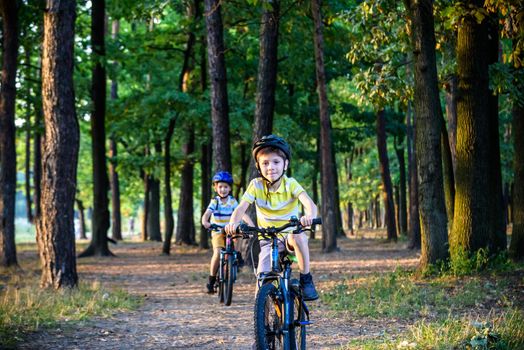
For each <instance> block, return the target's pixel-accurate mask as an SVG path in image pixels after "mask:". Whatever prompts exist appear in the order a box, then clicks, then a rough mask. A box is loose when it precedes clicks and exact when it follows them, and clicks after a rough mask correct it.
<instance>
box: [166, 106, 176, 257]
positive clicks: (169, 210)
mask: <svg viewBox="0 0 524 350" xmlns="http://www.w3.org/2000/svg"><path fill="white" fill-rule="evenodd" d="M176 119H177V117H176V116H174V117H172V118H171V120H170V121H169V126H168V128H167V133H166V137H165V139H164V186H165V194H164V222H165V231H166V232H165V236H164V237H165V239H164V244H163V246H162V254H164V255H169V254H171V239H172V238H173V230H174V229H175V222H174V219H173V204H172V203H171V200H172V195H171V139H172V138H173V132H174V131H175V125H176Z"/></svg>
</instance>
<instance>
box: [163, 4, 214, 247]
mask: <svg viewBox="0 0 524 350" xmlns="http://www.w3.org/2000/svg"><path fill="white" fill-rule="evenodd" d="M201 12H202V11H201V9H200V1H199V0H194V1H193V2H190V3H189V4H188V6H187V17H188V19H189V20H190V21H192V23H194V24H196V23H197V22H198V21H199V20H200V19H201V17H202V14H201ZM195 44H196V35H195V33H194V32H193V30H192V28H191V30H190V31H189V33H188V36H187V43H186V49H185V51H184V61H183V64H182V70H181V71H180V78H179V80H178V89H179V90H180V91H181V92H186V93H187V92H188V90H189V85H190V75H191V71H192V70H193V67H194V64H193V63H192V62H191V57H192V56H193V51H194V47H195ZM175 123H176V117H174V118H173V117H172V118H171V120H170V121H169V126H168V129H167V133H166V137H165V139H164V149H165V150H164V176H165V192H166V194H165V201H164V213H165V219H164V220H165V227H166V235H165V237H166V240H165V241H164V246H163V247H162V253H163V254H166V255H169V253H170V252H169V251H170V245H171V237H172V236H173V229H174V221H173V208H172V204H171V184H170V182H171V169H170V165H169V163H170V157H171V156H170V153H169V150H170V144H171V137H172V135H173V132H174V130H175ZM202 171H203V172H205V171H204V170H202ZM191 181H193V176H191ZM181 189H182V191H184V184H181ZM191 204H192V203H191ZM193 226H194V223H193ZM184 229H185V228H184ZM167 230H169V232H168V231H167ZM168 237H169V242H168V241H167V239H168Z"/></svg>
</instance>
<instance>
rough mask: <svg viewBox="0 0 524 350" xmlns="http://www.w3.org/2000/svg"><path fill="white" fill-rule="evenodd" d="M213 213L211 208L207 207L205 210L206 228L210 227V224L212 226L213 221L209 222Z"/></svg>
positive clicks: (204, 222) (203, 224) (203, 217)
mask: <svg viewBox="0 0 524 350" xmlns="http://www.w3.org/2000/svg"><path fill="white" fill-rule="evenodd" d="M211 214H213V212H212V211H211V210H210V209H207V210H206V211H205V212H204V215H202V219H201V221H202V226H204V227H205V228H209V226H211V223H210V222H209V218H210V217H211Z"/></svg>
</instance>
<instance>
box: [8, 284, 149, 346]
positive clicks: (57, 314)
mask: <svg viewBox="0 0 524 350" xmlns="http://www.w3.org/2000/svg"><path fill="white" fill-rule="evenodd" d="M37 279H38V278H37V276H36V275H29V274H25V275H24V276H21V275H14V276H13V277H11V279H10V280H9V281H8V282H7V284H6V286H5V287H4V288H3V289H2V290H1V291H0V344H2V345H3V346H14V345H15V344H16V342H18V341H19V340H22V339H23V337H24V333H28V332H33V331H36V330H39V329H42V328H50V327H54V326H56V325H58V324H68V323H69V322H76V321H81V320H86V319H89V318H91V317H93V316H105V317H107V316H110V315H112V314H113V313H115V312H117V311H124V310H131V309H135V308H137V307H138V305H139V304H140V303H141V301H140V299H139V298H137V297H135V296H131V295H129V294H128V293H127V292H125V291H123V290H120V289H114V290H110V289H107V288H104V287H103V286H101V285H100V283H98V282H91V283H88V282H80V285H79V287H78V288H77V289H72V290H69V289H64V290H59V291H54V290H45V289H40V288H39V287H38V280H37Z"/></svg>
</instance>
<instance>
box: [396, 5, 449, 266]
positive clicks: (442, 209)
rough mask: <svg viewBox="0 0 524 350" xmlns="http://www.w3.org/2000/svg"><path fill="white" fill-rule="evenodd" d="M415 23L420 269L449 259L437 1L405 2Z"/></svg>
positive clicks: (413, 31)
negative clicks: (437, 57)
mask: <svg viewBox="0 0 524 350" xmlns="http://www.w3.org/2000/svg"><path fill="white" fill-rule="evenodd" d="M405 4H406V9H407V10H408V15H410V18H411V21H412V40H413V44H412V45H413V47H414V48H415V50H414V61H415V100H414V102H415V118H416V120H417V121H416V124H417V127H416V129H415V131H416V147H415V150H416V159H417V160H416V163H417V175H418V185H419V188H418V195H419V197H418V199H419V202H418V204H419V214H420V224H421V244H422V252H421V257H420V267H421V268H424V267H426V266H427V265H428V264H434V263H436V262H438V261H441V260H445V259H446V258H447V257H448V250H447V242H448V232H447V217H446V206H445V202H444V188H443V186H444V185H443V179H442V156H441V152H440V131H441V123H442V118H443V117H442V110H441V106H440V99H439V90H438V77H437V67H436V57H435V32H434V20H433V2H432V1H431V0H421V1H411V0H405Z"/></svg>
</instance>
